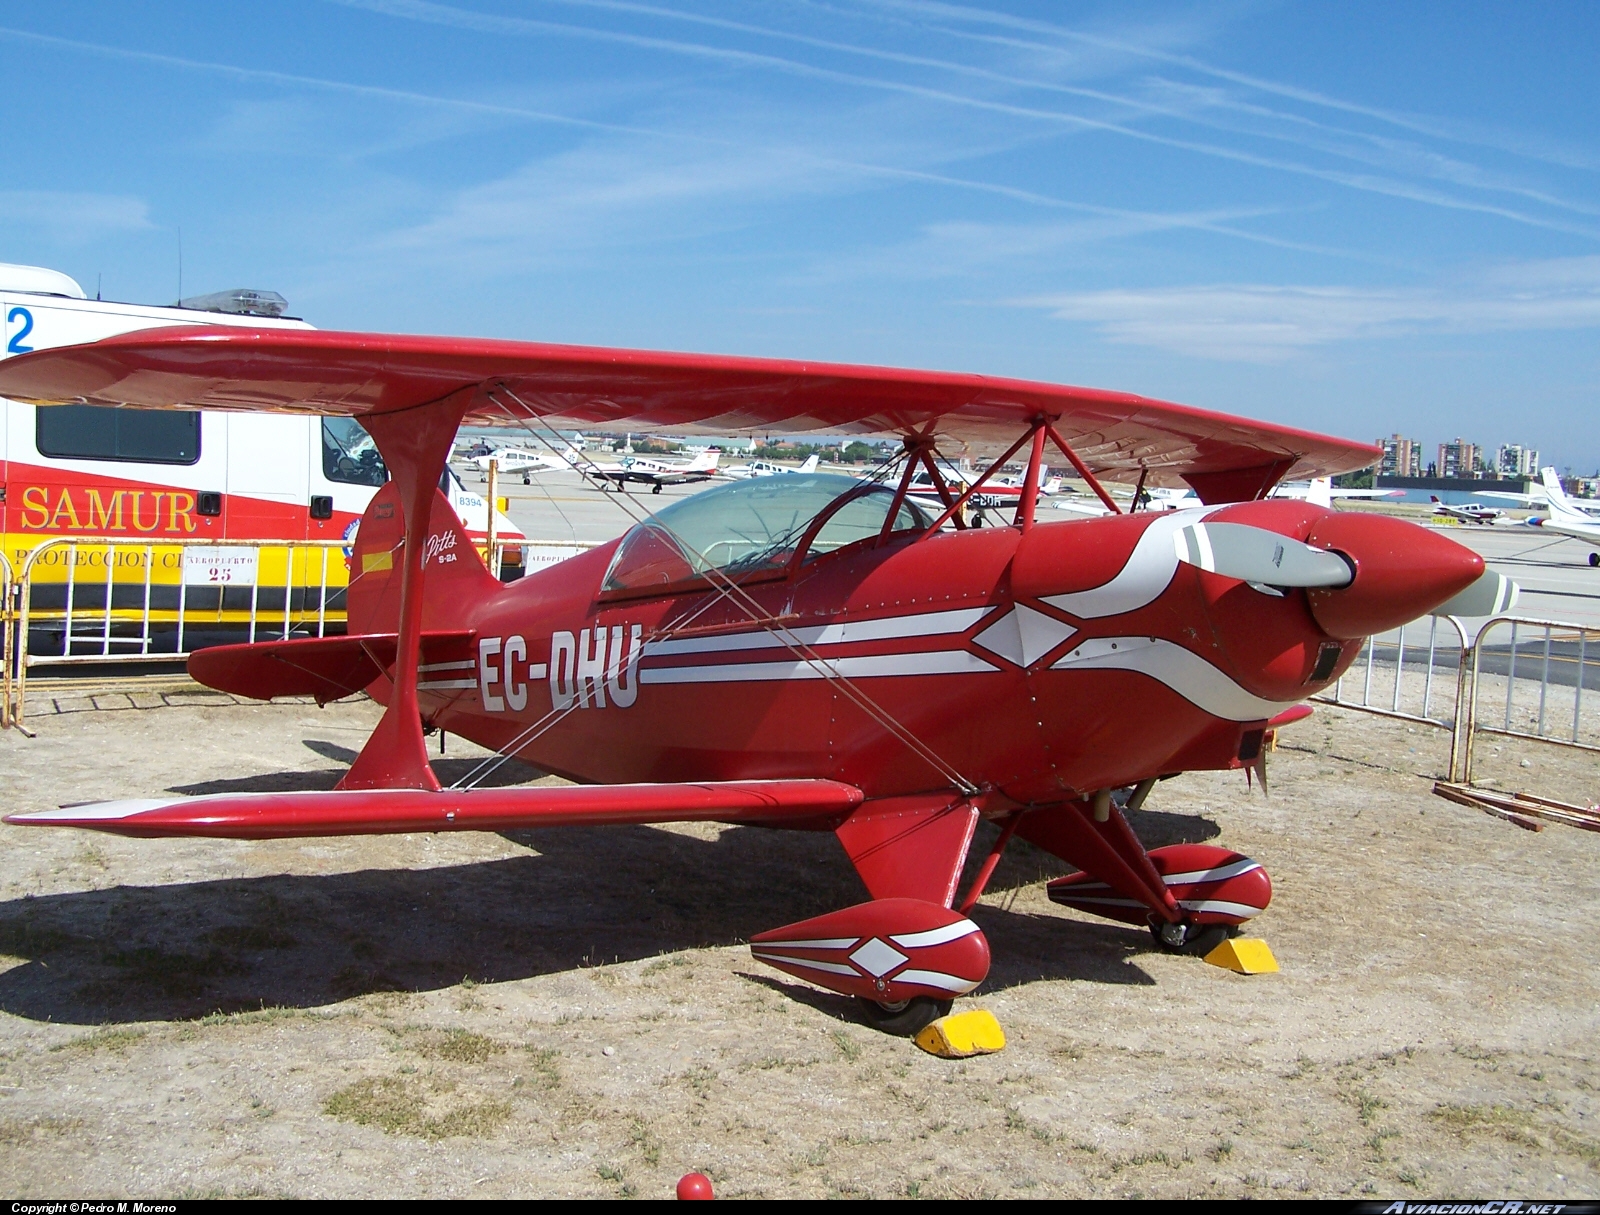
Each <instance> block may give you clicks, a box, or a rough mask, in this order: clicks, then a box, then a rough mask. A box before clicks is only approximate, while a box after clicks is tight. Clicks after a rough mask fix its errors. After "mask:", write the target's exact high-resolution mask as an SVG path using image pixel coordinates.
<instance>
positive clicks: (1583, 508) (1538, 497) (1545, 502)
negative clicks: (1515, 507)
mask: <svg viewBox="0 0 1600 1215" xmlns="http://www.w3.org/2000/svg"><path fill="white" fill-rule="evenodd" d="M1529 490H1530V491H1531V492H1529V493H1525V494H1514V493H1511V492H1510V491H1509V490H1497V489H1480V490H1476V491H1474V492H1475V494H1476V496H1477V497H1479V498H1495V499H1498V500H1499V501H1502V502H1516V503H1519V504H1521V505H1522V506H1526V507H1530V508H1531V509H1534V510H1545V509H1547V508H1548V507H1549V506H1550V491H1549V490H1547V489H1545V487H1544V484H1543V482H1540V483H1538V484H1535V485H1531V486H1529ZM1566 501H1567V506H1568V508H1569V509H1571V510H1575V511H1578V512H1580V513H1582V514H1585V515H1591V516H1593V515H1600V501H1595V500H1593V499H1588V498H1568V499H1567V500H1566ZM1528 522H1530V523H1531V522H1533V520H1531V519H1530V520H1528Z"/></svg>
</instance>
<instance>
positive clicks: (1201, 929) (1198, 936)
mask: <svg viewBox="0 0 1600 1215" xmlns="http://www.w3.org/2000/svg"><path fill="white" fill-rule="evenodd" d="M1150 935H1151V936H1152V937H1154V938H1155V940H1156V944H1157V945H1158V946H1160V948H1161V950H1162V952H1164V953H1177V954H1183V955H1184V956H1185V957H1191V958H1203V957H1205V956H1206V954H1208V953H1210V952H1211V951H1212V950H1213V949H1215V948H1216V947H1217V946H1218V945H1221V944H1222V943H1223V942H1224V941H1226V940H1227V939H1228V938H1229V937H1236V936H1238V935H1239V928H1238V926H1237V925H1234V924H1169V923H1167V922H1165V921H1163V922H1161V923H1159V924H1152V925H1150Z"/></svg>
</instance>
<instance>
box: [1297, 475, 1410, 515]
mask: <svg viewBox="0 0 1600 1215" xmlns="http://www.w3.org/2000/svg"><path fill="white" fill-rule="evenodd" d="M1438 500H1439V499H1437V498H1435V499H1434V501H1435V502H1437V501H1438ZM1306 501H1307V502H1309V503H1311V505H1312V506H1320V507H1322V508H1323V509H1324V510H1332V509H1333V478H1332V477H1312V478H1311V484H1310V485H1308V486H1307V487H1306Z"/></svg>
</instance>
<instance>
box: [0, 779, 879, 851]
mask: <svg viewBox="0 0 1600 1215" xmlns="http://www.w3.org/2000/svg"><path fill="white" fill-rule="evenodd" d="M862 800H863V795H862V793H861V790H860V789H857V788H856V787H855V786H854V785H845V784H840V783H839V782H838V781H831V780H741V781H707V782H702V783H699V784H671V785H534V786H523V787H521V788H515V787H514V788H508V789H471V790H453V789H442V790H439V791H437V792H433V791H428V790H422V789H340V790H330V791H326V792H324V791H320V790H319V791H315V792H305V793H213V794H208V795H206V796H204V797H167V798H142V799H139V800H137V801H122V802H90V803H87V804H85V805H81V806H62V807H61V808H60V809H58V810H39V811H35V812H34V813H32V814H11V815H7V816H6V818H5V820H4V821H5V822H8V823H12V824H15V825H17V826H23V827H35V826H37V827H87V828H90V829H92V830H95V831H111V832H115V833H116V834H118V835H132V836H144V837H158V836H170V835H205V836H215V837H220V838H224V839H244V840H265V839H288V838H292V837H296V836H317V835H392V834H398V833H402V832H407V831H512V830H517V829H521V828H528V827H572V826H600V825H604V824H616V823H685V822H724V823H730V822H732V823H771V822H785V821H790V822H792V821H795V820H804V819H842V818H843V817H844V816H845V815H846V814H848V813H849V812H850V811H852V810H854V809H855V808H856V807H857V806H859V805H860V804H861V802H862ZM829 825H830V826H831V825H834V824H832V823H830V824H829Z"/></svg>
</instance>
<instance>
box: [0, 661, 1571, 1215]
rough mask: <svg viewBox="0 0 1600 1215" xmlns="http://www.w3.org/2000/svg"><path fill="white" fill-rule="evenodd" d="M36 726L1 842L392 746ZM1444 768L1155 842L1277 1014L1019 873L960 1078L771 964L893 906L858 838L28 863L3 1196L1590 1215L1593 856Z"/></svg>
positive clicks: (195, 725) (178, 844)
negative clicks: (846, 843) (1256, 955)
mask: <svg viewBox="0 0 1600 1215" xmlns="http://www.w3.org/2000/svg"><path fill="white" fill-rule="evenodd" d="M33 704H34V705H35V708H36V710H38V711H39V712H40V715H39V716H37V717H35V718H34V719H33V720H32V721H31V723H30V725H31V726H32V727H33V728H34V729H36V730H37V732H38V736H37V738H34V739H27V738H24V737H23V736H21V735H20V734H18V733H16V732H15V731H11V732H8V733H6V734H5V735H4V736H3V737H0V772H3V773H4V786H3V787H4V797H3V799H0V801H3V803H4V808H5V809H6V810H7V811H12V810H22V809H35V808H41V807H46V806H53V805H57V804H59V803H63V802H74V801H84V800H90V799H97V798H107V797H118V796H138V795H147V794H151V793H156V792H159V791H161V790H166V789H175V790H181V791H183V792H193V793H199V792H210V791H220V790H226V789H265V788H322V787H327V786H329V785H331V784H332V783H333V782H334V781H335V780H336V779H337V777H338V774H339V771H340V768H341V767H342V766H343V765H344V764H346V763H348V762H349V759H350V758H351V755H352V753H353V752H354V750H355V749H356V748H358V747H359V746H360V743H361V741H362V739H363V738H364V736H365V732H366V729H367V728H368V727H369V726H370V724H371V723H372V722H373V721H374V720H375V717H376V713H375V710H374V707H373V706H372V705H370V704H367V703H354V704H346V705H339V706H331V707H329V708H327V709H320V710H319V709H317V708H315V707H314V706H311V705H309V704H289V705H280V706H255V705H246V704H240V703H236V702H234V701H232V700H231V699H230V698H227V697H223V696H219V695H213V694H205V693H196V692H182V691H178V692H173V693H170V694H161V693H160V692H157V691H149V690H146V691H139V692H135V693H134V694H133V695H132V696H131V697H130V696H128V695H126V694H122V693H117V694H110V695H106V696H102V697H99V698H98V700H97V701H91V700H89V699H86V698H83V697H81V696H79V697H67V696H63V697H58V698H56V699H54V700H52V699H51V698H50V697H48V696H45V695H43V694H42V693H41V694H38V695H36V696H35V697H34V699H33ZM51 710H56V711H54V712H52V711H51ZM1484 743H1485V747H1484V753H1483V754H1482V755H1481V756H1480V763H1479V772H1480V775H1481V776H1484V777H1489V778H1493V779H1496V780H1497V781H1498V782H1499V787H1502V788H1508V787H1512V786H1518V787H1525V788H1528V789H1531V790H1533V791H1536V792H1541V793H1545V794H1549V795H1552V796H1558V797H1567V798H1571V799H1573V800H1577V799H1581V798H1592V797H1593V796H1594V795H1596V794H1597V793H1600V790H1597V789H1596V787H1595V786H1596V783H1597V782H1596V780H1595V765H1594V759H1593V757H1592V756H1585V755H1583V754H1581V753H1576V752H1570V751H1562V750H1559V749H1555V748H1549V747H1544V746H1541V745H1539V744H1532V743H1530V744H1513V743H1509V742H1507V741H1506V740H1502V739H1493V740H1484ZM1446 745H1447V739H1446V736H1445V735H1444V734H1443V732H1429V731H1427V730H1425V729H1421V728H1417V727H1407V726H1406V725H1404V724H1401V723H1395V722H1392V721H1384V720H1380V719H1375V718H1371V717H1366V716H1363V715H1360V714H1356V713H1350V712H1344V711H1339V710H1330V709H1320V710H1319V711H1318V713H1317V715H1316V716H1315V717H1314V718H1313V719H1312V720H1311V721H1309V722H1306V723H1303V724H1302V725H1299V726H1297V727H1295V728H1294V729H1293V731H1292V732H1291V734H1290V736H1289V737H1286V738H1285V740H1284V745H1283V746H1282V747H1280V749H1279V750H1278V752H1277V753H1276V754H1275V755H1274V756H1273V764H1272V772H1271V775H1272V796H1271V798H1270V799H1265V798H1263V797H1262V796H1261V794H1260V792H1259V790H1257V791H1256V792H1254V793H1252V792H1250V791H1249V790H1247V789H1246V787H1245V782H1244V779H1243V777H1242V776H1239V775H1228V776H1223V775H1215V776H1213V775H1191V776H1184V777H1180V778H1178V779H1175V780H1172V781H1168V782H1166V783H1164V784H1163V785H1161V786H1160V788H1159V789H1158V790H1157V792H1156V793H1155V794H1154V795H1153V796H1152V798H1151V799H1150V808H1149V809H1147V810H1146V811H1144V812H1141V813H1140V814H1138V815H1136V816H1135V818H1136V820H1137V821H1136V822H1135V826H1136V828H1137V830H1138V831H1139V832H1140V834H1141V835H1142V836H1144V838H1145V839H1146V841H1147V842H1148V843H1151V844H1158V843H1172V842H1177V841H1180V840H1193V841H1200V840H1211V839H1215V840H1217V841H1219V842H1220V843H1223V844H1226V845H1227V846H1230V847H1234V848H1237V849H1239V850H1241V851H1243V852H1246V853H1249V854H1250V855H1252V856H1254V857H1256V858H1257V859H1259V860H1261V861H1262V862H1263V863H1264V864H1265V865H1266V867H1267V868H1268V870H1269V871H1270V872H1271V874H1272V877H1273V881H1274V884H1275V888H1276V897H1275V898H1274V901H1273V904H1272V906H1271V908H1270V909H1269V910H1268V911H1267V913H1266V914H1265V915H1264V916H1262V917H1261V919H1260V920H1258V921H1257V929H1258V932H1259V935H1261V936H1263V937H1264V938H1265V939H1266V940H1267V941H1268V942H1269V943H1270V944H1271V946H1272V948H1273V950H1274V951H1275V953H1276V954H1277V957H1278V960H1279V961H1280V963H1281V964H1282V967H1283V969H1282V972H1281V973H1279V974H1275V975H1266V976H1258V977H1253V978H1245V977H1242V976H1239V975H1235V974H1231V973H1228V972H1226V971H1223V970H1219V969H1217V968H1215V967H1212V966H1207V965H1205V964H1204V963H1202V962H1200V961H1198V960H1196V959H1192V958H1179V957H1169V956H1166V955H1164V954H1161V953H1158V952H1155V951H1153V950H1152V947H1151V943H1150V940H1149V937H1148V935H1147V934H1146V933H1144V932H1141V931H1136V930H1134V929H1131V928H1127V927H1123V926H1120V925H1116V924H1111V923H1105V922H1099V921H1096V920H1093V919H1091V918H1088V917H1084V916H1081V915H1079V914H1077V913H1075V912H1072V911H1068V910H1066V909H1063V908H1060V907H1056V906H1053V905H1052V904H1050V903H1049V902H1048V901H1047V900H1046V899H1045V897H1044V892H1043V887H1042V884H1041V878H1045V877H1049V876H1053V875H1054V874H1055V873H1057V872H1059V871H1060V870H1059V868H1058V867H1056V865H1055V862H1053V861H1052V860H1050V858H1048V857H1045V856H1044V855H1043V854H1041V853H1038V852H1034V851H1032V850H1030V849H1028V848H1027V846H1026V845H1019V846H1016V847H1014V848H1013V849H1012V851H1011V852H1010V853H1009V854H1008V856H1007V859H1006V861H1005V862H1004V863H1003V865H1002V867H1001V869H1000V871H999V873H998V875H997V878H996V881H995V882H994V883H993V885H992V886H991V888H990V893H989V894H988V895H987V896H986V898H985V899H984V902H983V905H982V906H981V907H980V908H979V909H978V910H977V911H976V912H975V913H974V914H975V918H976V919H977V920H978V921H979V922H980V923H981V924H982V925H983V928H984V931H985V932H986V933H987V934H988V938H989V941H990V944H991V947H992V949H993V952H994V958H995V963H994V969H993V971H992V973H991V975H990V977H989V980H988V981H987V982H986V983H985V984H984V986H983V987H982V988H981V989H980V991H979V992H978V993H977V994H976V995H975V996H974V997H972V998H970V999H968V1000H965V1001H963V1002H962V1006H965V1007H975V1006H981V1007H984V1008H988V1009H990V1010H992V1011H993V1012H994V1013H995V1015H996V1016H997V1017H998V1018H999V1019H1000V1022H1001V1023H1002V1025H1003V1026H1004V1027H1005V1029H1006V1032H1007V1035H1008V1037H1009V1045H1008V1046H1007V1047H1006V1049H1005V1050H1004V1051H1003V1052H1001V1053H999V1054H997V1055H993V1056H989V1057H986V1058H981V1059H974V1060H969V1061H966V1062H950V1061H944V1060H939V1059H935V1058H933V1057H931V1056H928V1055H926V1054H923V1053H922V1052H921V1051H919V1050H917V1049H916V1048H915V1047H914V1046H913V1045H912V1044H911V1043H909V1042H908V1041H905V1040H903V1039H896V1038H890V1037H886V1036H884V1035H882V1034H879V1033H876V1032H874V1031H873V1030H871V1029H868V1028H867V1027H865V1026H864V1025H862V1024H860V1023H859V1022H858V1021H857V1020H856V1018H855V1016H854V1013H853V1010H852V1008H851V1005H850V1003H849V1002H848V1001H846V1000H843V999H840V998H837V997H835V996H832V995H830V994H828V993H825V992H822V991H819V990H816V989H812V988H809V987H806V986H804V985H802V984H800V983H798V982H796V981H794V980H791V979H789V978H788V977H787V976H784V975H781V974H779V973H777V972H775V971H771V970H768V969H767V968H765V967H763V966H761V965H760V964H759V963H756V962H754V961H753V960H752V959H751V957H750V956H749V953H748V950H747V949H746V948H745V947H744V946H743V944H742V943H741V942H742V941H744V940H745V939H747V938H748V937H749V936H750V935H751V934H752V933H755V932H758V931H761V930H762V929H765V928H770V927H775V926H777V925H781V924H785V923H789V922H791V921H794V920H798V919H800V918H802V917H805V916H809V915H814V914H818V913H820V912H823V911H827V910H831V909H833V908H836V907H841V906H844V905H847V904H849V903H853V902H856V901H858V900H859V899H861V898H862V897H864V894H863V892H862V891H861V889H860V887H859V885H858V883H857V881H856V879H855V877H854V875H853V873H852V871H851V869H850V867H849V864H848V862H847V861H846V860H845V858H844V855H843V852H842V850H841V849H840V848H839V847H838V845H837V843H836V841H834V840H833V838H832V837H831V836H828V835H809V834H780V833H775V832H770V831H762V830H758V829H750V828H725V829H724V828H717V827H711V826H694V827H679V828H649V827H635V828H603V829H596V830H566V831H544V832H518V833H511V834H508V835H504V836H502V835H490V834H461V835H438V836H427V835H419V836H401V837H392V838H376V839H361V840H308V841H285V842H270V843H229V842H218V841H177V840H166V841H139V840H125V839H120V838H117V837H114V836H100V835H93V834H87V833H77V832H71V831H53V830H42V829H28V830H24V829H21V828H0V1192H4V1193H8V1194H13V1195H19V1196H21V1195H36V1196H40V1197H44V1196H57V1197H80V1196H87V1195H116V1196H127V1197H134V1196H149V1197H153V1196H175V1195H190V1196H229V1195H269V1196H271V1195H293V1196H300V1197H312V1196H330V1197H346V1196H348V1197H367V1196H379V1195H393V1196H401V1197H423V1196H429V1197H446V1196H449V1197H468V1196H473V1197H475V1196H482V1197H536V1196H556V1195H577V1196H594V1197H603V1196H623V1195H627V1196H632V1195H637V1196H639V1197H665V1196H668V1195H669V1194H670V1193H671V1190H672V1186H673V1184H674V1183H675V1181H676V1180H677V1178H678V1177H679V1176H680V1175H681V1174H682V1173H684V1172H686V1171H688V1170H690V1169H698V1170H702V1171H704V1172H706V1173H707V1174H709V1175H710V1176H711V1177H712V1178H713V1180H714V1181H715V1183H716V1185H717V1189H718V1193H719V1195H720V1196H723V1197H735V1196H796V1197H802V1196H803V1197H824V1196H834V1195H840V1196H844V1195H850V1196H855V1195H862V1196H867V1195H871V1196H884V1197H890V1196H920V1197H946V1196H963V1197H978V1196H991V1197H1006V1196H1018V1197H1043V1196H1047V1195H1048V1196H1058V1195H1059V1196H1091V1195H1100V1196H1132V1195H1145V1196H1152V1197H1153V1196H1175V1197H1176V1196H1206V1197H1213V1196H1214V1197H1224V1196H1227V1197H1240V1196H1270V1195H1274V1194H1293V1195H1301V1194H1305V1195H1322V1196H1341V1195H1377V1196H1395V1197H1422V1196H1427V1195H1443V1194H1448V1195H1459V1196H1467V1195H1478V1194H1481V1195H1497V1196H1498V1195H1505V1196H1514V1197H1527V1198H1535V1197H1554V1198H1579V1197H1589V1198H1593V1197H1597V1196H1600V1100H1597V1096H1600V1094H1597V1092H1596V1085H1600V1072H1597V1070H1596V1066H1595V1045H1594V1043H1595V1031H1596V1022H1597V1019H1600V1018H1597V1012H1596V1005H1597V1001H1596V998H1595V986H1596V984H1595V973H1596V963H1597V962H1600V934H1597V933H1596V932H1595V931H1594V925H1595V923H1596V922H1597V920H1600V891H1597V883H1596V860H1597V859H1600V836H1596V835H1593V834H1589V833H1585V832H1581V831H1577V830H1574V829H1570V828H1566V827H1560V826H1553V825H1552V826H1550V827H1548V828H1547V829H1546V830H1545V831H1544V832H1542V833H1540V834H1532V833H1529V832H1525V831H1522V830H1519V829H1517V828H1516V827H1514V826H1511V825H1510V824H1507V823H1504V822H1500V821H1497V820H1495V819H1492V818H1489V817H1488V816H1486V815H1483V814H1479V813H1476V812H1474V811H1472V810H1469V809H1466V808H1464V807H1460V806H1455V805H1451V804H1449V803H1446V802H1444V801H1442V800H1440V799H1438V798H1435V797H1433V796H1432V795H1431V794H1430V793H1429V779H1430V778H1431V777H1432V776H1434V775H1436V774H1438V773H1440V772H1442V771H1443V769H1444V767H1445V758H1444V747H1445V746H1446ZM1494 745H1499V746H1500V747H1501V750H1499V751H1495V750H1492V749H1491V748H1492V747H1493V746H1494ZM1519 747H1520V749H1519ZM469 754H470V749H469V748H466V747H464V746H463V745H461V744H459V743H458V741H457V740H454V739H452V740H450V754H449V756H448V758H446V759H445V760H444V761H442V772H441V775H445V776H447V777H450V778H453V777H454V775H456V774H457V773H458V772H459V770H461V769H462V766H463V765H464V764H465V763H466V762H468V756H469ZM1524 761H1526V764H1527V766H1524ZM536 775H537V774H535V773H532V772H530V771H528V770H527V769H525V768H518V769H517V770H514V771H510V772H506V773H502V776H503V777H504V778H505V779H509V780H521V779H532V778H534V777H536ZM987 838H988V837H985V838H983V839H980V841H979V842H980V845H981V844H985V843H987ZM975 851H977V852H979V853H980V855H981V848H980V849H975Z"/></svg>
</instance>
